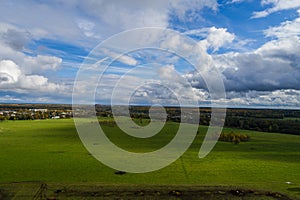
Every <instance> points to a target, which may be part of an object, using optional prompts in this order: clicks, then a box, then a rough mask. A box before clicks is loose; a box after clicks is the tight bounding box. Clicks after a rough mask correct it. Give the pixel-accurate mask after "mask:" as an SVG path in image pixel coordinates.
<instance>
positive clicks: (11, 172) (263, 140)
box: [0, 120, 300, 195]
mask: <svg viewBox="0 0 300 200" xmlns="http://www.w3.org/2000/svg"><path fill="white" fill-rule="evenodd" d="M176 127H177V125H176V124H174V123H169V124H168V126H167V127H166V129H164V130H163V131H162V132H161V134H160V135H157V136H156V137H153V138H152V139H150V140H148V141H147V140H145V141H144V142H143V141H141V140H137V139H132V138H129V137H127V136H126V135H125V134H119V133H120V131H119V129H118V128H116V127H110V126H104V129H105V130H109V131H110V133H109V135H110V138H111V140H112V141H114V142H116V143H117V144H118V145H119V146H121V147H123V148H125V149H130V150H134V151H141V152H145V151H149V150H154V149H155V148H158V147H162V146H163V145H164V144H166V141H169V140H170V139H171V138H172V132H173V133H174V132H175V131H176ZM205 130H206V127H200V133H205ZM225 131H228V132H229V131H231V130H230V129H225ZM235 131H236V132H243V133H247V134H249V135H250V136H251V138H252V139H251V141H250V142H247V143H240V144H239V145H233V144H231V143H226V142H218V144H217V145H216V147H215V148H214V150H213V151H212V152H211V153H210V154H209V155H208V156H207V157H206V158H204V159H199V158H198V157H197V154H198V151H199V148H200V146H201V140H202V138H203V137H202V136H203V135H202V134H199V135H198V136H197V138H196V140H195V142H194V143H193V145H192V146H191V147H190V149H189V150H188V151H187V152H186V153H185V154H184V155H183V156H182V157H181V159H179V160H177V161H176V162H174V163H173V164H171V165H170V166H168V167H166V168H164V169H162V170H159V171H155V172H151V173H146V174H126V175H123V176H118V175H115V174H114V170H113V169H110V168H108V167H106V166H104V165H102V164H101V163H100V162H98V161H97V160H95V159H94V158H93V157H92V156H91V155H89V153H88V152H87V151H86V150H85V148H84V147H83V145H82V144H81V142H80V140H79V138H78V136H77V134H76V130H75V127H74V124H73V121H72V120H45V121H15V122H13V121H9V122H2V123H0V182H2V183H3V182H14V181H17V182H19V181H46V182H53V183H55V182H60V183H79V182H81V183H82V182H87V183H91V182H94V183H96V182H97V183H104V184H144V185H149V184H150V185H151V184H153V185H157V184H159V185H165V184H168V185H170V184H172V185H173V184H175V185H177V184H179V185H190V184H193V185H212V186H215V185H221V186H228V185H229V186H241V187H250V188H254V189H261V190H273V191H279V192H284V193H288V194H292V195H300V191H299V190H300V182H299V180H300V172H299V169H300V145H299V143H300V137H299V136H294V135H283V134H272V133H259V132H250V131H241V130H235ZM288 181H289V182H292V184H287V183H285V182H288Z"/></svg>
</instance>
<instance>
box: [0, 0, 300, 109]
mask: <svg viewBox="0 0 300 200" xmlns="http://www.w3.org/2000/svg"><path fill="white" fill-rule="evenodd" d="M0 3H1V6H0V12H1V16H0V102H2V103H72V91H73V85H74V80H75V79H76V75H77V73H78V71H79V70H80V69H81V68H85V67H87V66H86V65H87V64H93V63H95V62H97V61H99V60H102V61H103V62H101V63H100V64H99V65H98V66H97V67H98V69H97V70H98V72H99V71H101V70H103V69H104V68H105V65H108V64H109V67H108V68H107V70H106V71H105V72H104V75H103V76H102V77H101V80H98V79H99V77H98V74H97V73H91V77H90V78H88V79H87V80H85V81H83V80H81V81H82V82H81V83H80V85H81V87H82V93H80V95H82V96H83V98H82V102H83V103H84V102H89V100H88V99H85V98H84V97H85V96H89V95H86V94H85V92H87V91H89V90H90V88H89V87H90V86H91V82H92V81H94V82H95V84H96V83H97V84H98V85H97V86H96V87H97V88H96V93H95V95H96V102H97V103H104V104H106V103H110V100H111V95H112V94H113V93H112V91H113V90H114V89H115V88H116V84H117V83H118V81H119V82H120V80H122V81H121V83H122V86H123V87H124V88H122V90H116V91H123V92H124V94H123V93H122V92H120V94H117V97H118V100H119V101H118V103H126V102H125V101H126V100H125V99H124V100H123V99H122V97H123V96H122V95H125V93H126V92H127V90H128V94H129V93H130V94H132V95H133V96H132V97H131V98H132V103H138V104H147V103H149V104H152V103H162V104H176V102H177V103H178V99H180V98H181V97H180V96H184V97H185V98H186V99H188V98H191V99H193V100H196V101H198V102H199V104H200V105H209V102H210V100H211V97H210V96H211V94H210V91H208V89H207V88H208V87H207V85H205V81H204V79H205V78H203V74H202V72H199V70H198V71H197V70H196V69H195V68H194V67H193V66H192V65H191V64H190V63H188V62H187V61H186V59H185V58H183V57H180V56H179V55H176V54H172V53H170V52H168V50H172V48H174V46H176V48H179V47H180V48H181V49H185V48H186V47H187V46H188V45H189V44H187V43H186V42H185V41H182V40H181V39H178V37H175V36H171V35H164V36H160V37H157V36H154V35H152V36H151V38H152V39H153V41H152V40H151V42H152V43H153V44H154V43H155V44H157V45H158V46H159V47H160V49H140V50H138V51H137V50H135V51H132V52H125V53H124V52H122V48H123V47H124V48H123V49H127V48H128V44H129V43H128V41H131V40H132V41H136V40H138V42H140V43H143V42H144V43H147V44H148V45H149V46H151V45H152V43H150V42H149V41H148V40H147V41H146V40H145V41H143V39H141V41H139V40H140V38H139V35H135V34H131V35H130V36H127V37H128V38H126V39H125V40H127V39H128V41H125V40H123V41H124V42H122V40H119V41H118V42H119V43H118V45H115V46H114V47H107V48H102V47H101V45H100V46H99V44H101V42H105V41H107V40H108V38H110V37H112V36H114V35H115V34H118V33H120V32H122V31H128V30H132V29H136V28H145V27H159V28H161V29H170V30H175V31H178V34H181V35H182V37H184V38H191V39H193V40H194V42H195V43H197V45H196V46H197V47H199V48H201V49H202V51H203V52H205V55H204V57H205V58H203V59H209V60H210V61H211V65H210V66H209V67H213V68H214V69H217V70H218V72H219V75H220V77H221V81H222V84H224V89H225V93H226V99H224V98H220V99H214V100H215V102H218V103H221V102H226V104H227V106H229V107H270V108H271V107H276V108H279V107H285V108H299V107H300V84H299V83H300V54H299V52H300V1H299V0H227V1H226V0H219V1H216V0H163V1H161V0H153V1H140V0H126V1H123V0H110V1H105V0H99V1H91V0H87V1H79V0H68V1H62V0H53V1H34V0H28V1H17V0H11V1H0ZM125 45H127V46H126V48H125ZM93 49H94V54H93V53H92V54H90V53H91V52H92V50H93ZM192 49H194V47H190V46H189V48H186V50H185V51H190V52H193V51H194V50H192ZM117 55H119V57H118V59H116V60H112V58H115V57H116V56H117ZM111 61H112V62H111ZM201 61H203V60H201V59H200V60H199V62H201ZM110 62H111V63H110ZM82 63H83V64H82ZM209 67H207V68H209ZM206 70H208V71H209V70H210V69H206ZM99 73H100V72H99ZM124 76H127V77H125V78H124ZM130 82H135V83H134V84H132V83H130ZM139 84H140V85H139ZM163 84H166V85H168V87H169V88H168V91H167V90H166V87H165V86H163ZM92 85H94V84H92ZM159 85H161V87H159ZM125 86H126V87H125ZM91 91H94V90H91ZM129 91H130V92H129ZM171 93H173V94H171ZM191 93H192V94H191ZM126 94H127V93H126ZM176 96H177V99H176V98H174V97H176ZM173 100H174V101H175V103H174V101H173Z"/></svg>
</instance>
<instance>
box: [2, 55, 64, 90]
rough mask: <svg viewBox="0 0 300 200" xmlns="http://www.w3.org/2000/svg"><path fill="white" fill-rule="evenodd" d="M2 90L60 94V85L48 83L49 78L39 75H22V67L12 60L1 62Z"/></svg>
mask: <svg viewBox="0 0 300 200" xmlns="http://www.w3.org/2000/svg"><path fill="white" fill-rule="evenodd" d="M0 89H2V90H5V91H13V92H16V91H18V92H21V93H27V92H28V90H29V91H35V90H36V91H38V92H41V93H45V92H46V93H48V92H58V89H61V88H60V86H59V85H57V84H54V83H50V82H48V78H46V77H44V76H39V75H25V74H22V71H21V69H20V67H19V66H18V65H17V64H16V63H14V62H13V61H11V60H2V61H0Z"/></svg>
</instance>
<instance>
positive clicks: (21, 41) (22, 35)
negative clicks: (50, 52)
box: [1, 29, 31, 51]
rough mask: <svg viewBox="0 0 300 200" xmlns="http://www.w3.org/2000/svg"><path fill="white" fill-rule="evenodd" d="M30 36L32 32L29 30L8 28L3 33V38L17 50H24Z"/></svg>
mask: <svg viewBox="0 0 300 200" xmlns="http://www.w3.org/2000/svg"><path fill="white" fill-rule="evenodd" d="M30 37H31V34H30V33H29V32H28V31H18V30H15V29H8V30H7V31H6V32H4V33H2V35H1V39H2V40H3V41H4V42H5V43H6V44H7V45H8V46H10V47H11V48H12V49H14V50H16V51H20V50H23V48H24V47H25V45H26V44H27V43H28V41H29V40H30Z"/></svg>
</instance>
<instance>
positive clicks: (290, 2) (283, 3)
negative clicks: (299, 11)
mask: <svg viewBox="0 0 300 200" xmlns="http://www.w3.org/2000/svg"><path fill="white" fill-rule="evenodd" d="M261 4H262V5H263V6H265V5H270V4H271V5H272V7H271V8H268V9H266V10H263V11H259V12H254V13H253V15H252V18H262V17H266V16H268V15H270V14H272V13H274V12H278V11H281V10H288V9H296V8H299V7H300V1H299V0H262V1H261Z"/></svg>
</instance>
